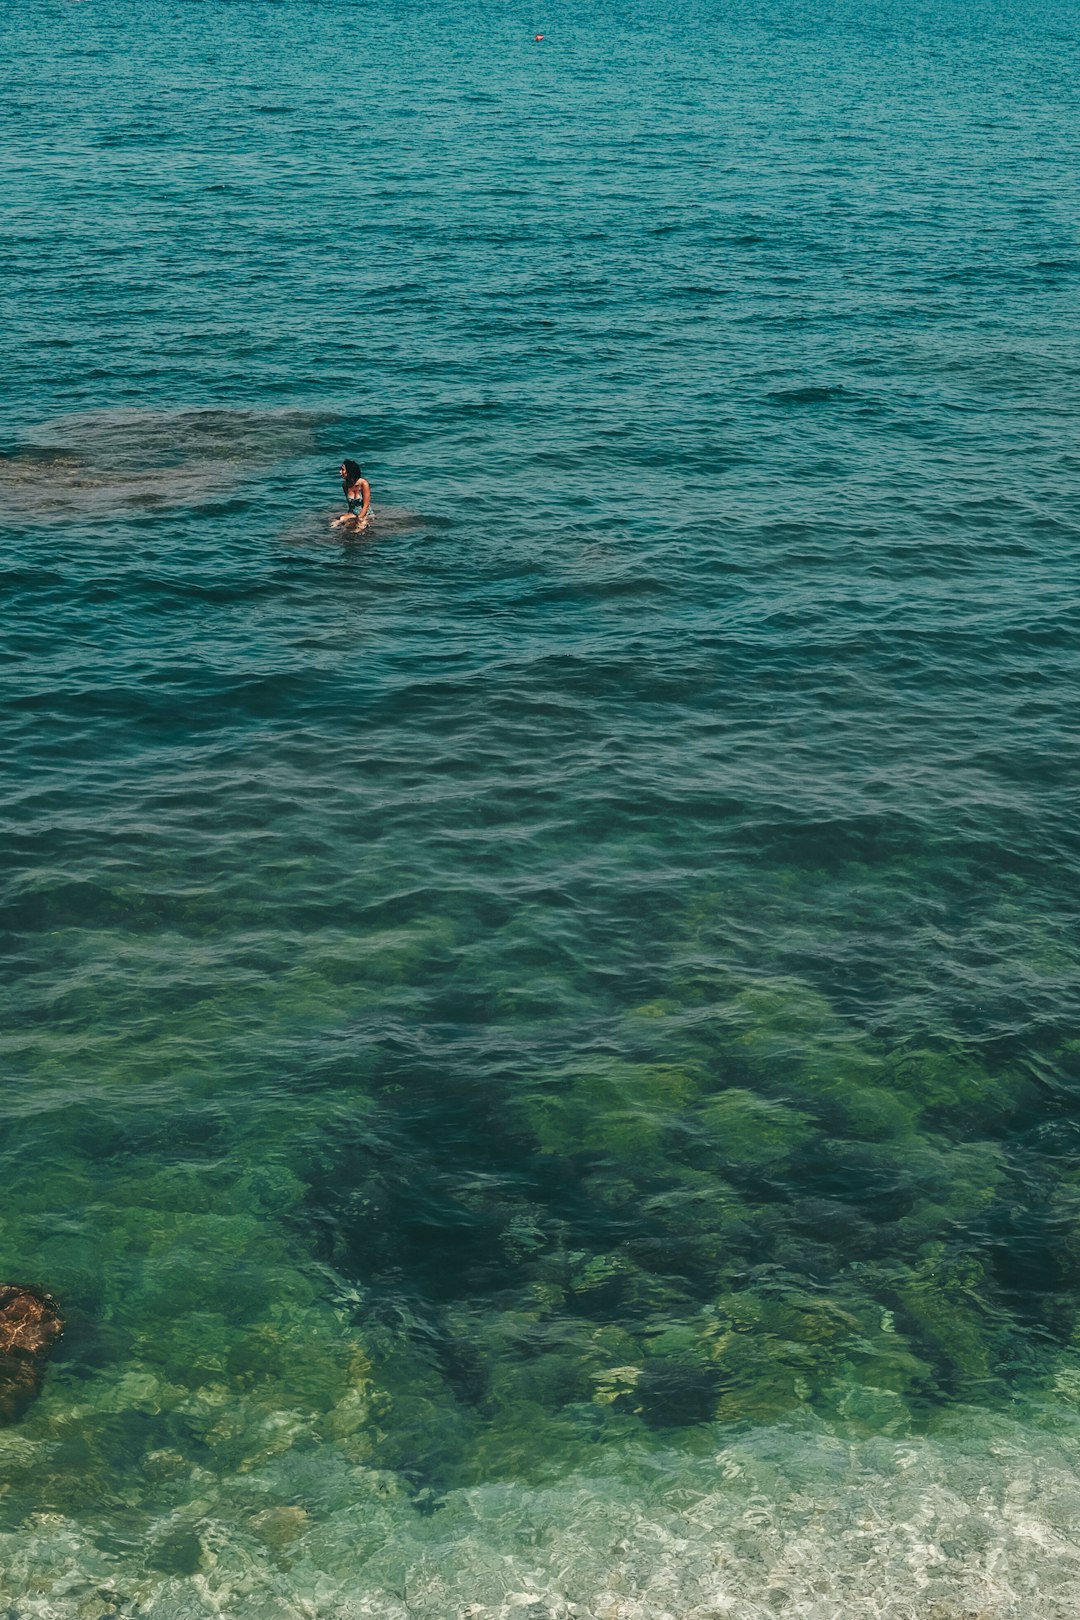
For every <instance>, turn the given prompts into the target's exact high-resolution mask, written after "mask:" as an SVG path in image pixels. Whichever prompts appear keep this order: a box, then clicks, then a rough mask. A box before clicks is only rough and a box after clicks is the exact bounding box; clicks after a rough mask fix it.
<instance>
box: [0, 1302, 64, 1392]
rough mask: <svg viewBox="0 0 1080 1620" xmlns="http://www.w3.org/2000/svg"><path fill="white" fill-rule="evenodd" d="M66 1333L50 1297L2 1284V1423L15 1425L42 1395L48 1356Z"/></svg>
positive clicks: (57, 1310)
mask: <svg viewBox="0 0 1080 1620" xmlns="http://www.w3.org/2000/svg"><path fill="white" fill-rule="evenodd" d="M63 1331H64V1321H63V1318H62V1317H61V1315H60V1309H59V1306H58V1305H57V1303H56V1301H55V1299H53V1297H52V1295H51V1294H47V1293H46V1292H45V1290H44V1289H43V1288H20V1287H19V1286H18V1284H17V1283H0V1423H15V1422H16V1421H17V1420H18V1419H19V1418H21V1417H22V1415H23V1413H24V1412H25V1411H26V1408H27V1407H28V1406H29V1405H30V1402H31V1401H32V1400H34V1399H35V1398H36V1397H37V1396H38V1395H39V1394H40V1393H41V1385H42V1383H43V1381H44V1378H45V1368H46V1366H47V1364H48V1360H49V1353H50V1351H51V1350H52V1347H53V1345H54V1344H55V1343H56V1341H57V1339H58V1338H59V1337H60V1335H61V1333H62V1332H63Z"/></svg>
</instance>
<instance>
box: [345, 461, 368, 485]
mask: <svg viewBox="0 0 1080 1620" xmlns="http://www.w3.org/2000/svg"><path fill="white" fill-rule="evenodd" d="M341 465H342V467H343V468H344V469H345V472H344V479H343V482H344V483H346V484H355V483H356V480H357V479H358V478H362V477H363V473H362V472H361V471H360V468H359V466H358V465H357V463H356V462H355V461H343V462H342V463H341Z"/></svg>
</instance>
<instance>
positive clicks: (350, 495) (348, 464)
mask: <svg viewBox="0 0 1080 1620" xmlns="http://www.w3.org/2000/svg"><path fill="white" fill-rule="evenodd" d="M340 472H341V491H342V494H343V495H344V496H345V504H346V506H347V507H348V508H349V510H348V511H347V512H343V513H342V515H341V517H339V518H337V519H336V523H337V524H341V525H344V526H345V527H346V528H350V529H362V528H364V527H365V525H366V524H367V520H368V514H369V513H370V511H371V485H370V484H369V483H368V481H367V479H366V478H365V477H364V475H363V473H362V472H361V471H360V468H359V467H358V466H357V464H356V462H355V461H343V462H342V463H341V468H340Z"/></svg>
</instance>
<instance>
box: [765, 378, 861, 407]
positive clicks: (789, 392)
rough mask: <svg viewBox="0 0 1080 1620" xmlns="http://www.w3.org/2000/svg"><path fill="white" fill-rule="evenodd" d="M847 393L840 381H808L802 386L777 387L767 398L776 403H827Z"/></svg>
mask: <svg viewBox="0 0 1080 1620" xmlns="http://www.w3.org/2000/svg"><path fill="white" fill-rule="evenodd" d="M845 393H846V390H845V389H844V388H843V387H842V386H841V385H840V384H839V383H820V384H818V383H808V384H806V385H804V386H803V387H800V388H776V389H774V390H773V391H772V393H770V394H767V395H766V398H767V399H769V400H771V402H772V403H773V404H774V405H826V404H828V403H829V401H830V400H834V399H841V398H843V397H844V396H845Z"/></svg>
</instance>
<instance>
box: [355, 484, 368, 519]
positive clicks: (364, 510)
mask: <svg viewBox="0 0 1080 1620" xmlns="http://www.w3.org/2000/svg"><path fill="white" fill-rule="evenodd" d="M356 488H357V489H358V490H359V491H360V498H361V500H362V501H363V503H364V504H363V506H362V507H361V508H360V516H359V518H358V519H357V522H359V523H363V521H364V519H365V518H366V517H367V515H368V513H369V512H370V511H371V485H370V484H369V483H368V481H367V479H366V478H361V480H360V482H359V483H358V484H357V485H356Z"/></svg>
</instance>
